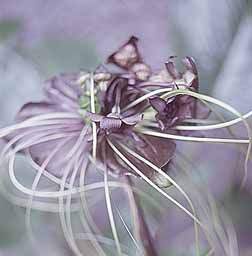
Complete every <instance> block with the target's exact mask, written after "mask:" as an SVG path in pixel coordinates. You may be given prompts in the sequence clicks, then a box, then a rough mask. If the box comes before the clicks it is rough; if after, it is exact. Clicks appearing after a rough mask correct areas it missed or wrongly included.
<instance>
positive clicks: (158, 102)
mask: <svg viewBox="0 0 252 256" xmlns="http://www.w3.org/2000/svg"><path fill="white" fill-rule="evenodd" d="M149 101H150V104H151V106H152V107H153V108H154V109H155V110H156V111H157V112H158V113H161V112H163V111H165V108H166V102H165V100H163V99H161V98H159V97H154V98H150V99H149Z"/></svg>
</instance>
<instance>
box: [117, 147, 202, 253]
mask: <svg viewBox="0 0 252 256" xmlns="http://www.w3.org/2000/svg"><path fill="white" fill-rule="evenodd" d="M119 145H120V146H121V147H122V148H123V149H124V150H125V151H127V152H128V153H130V154H131V155H132V156H134V157H135V158H136V159H138V160H140V161H142V162H143V163H144V164H146V165H148V166H150V167H151V168H152V169H153V170H155V171H157V172H158V173H159V174H161V175H162V176H163V177H164V178H166V179H167V180H169V182H171V183H172V184H173V185H174V186H175V188H176V189H177V190H178V191H179V192H180V193H181V194H182V195H183V196H184V197H185V199H186V200H187V202H188V204H189V205H190V207H191V209H192V212H193V215H194V216H195V217H196V211H195V208H194V205H193V203H192V201H191V199H190V197H189V196H188V195H187V193H186V192H185V191H184V190H183V189H182V188H181V187H180V186H179V185H178V184H177V182H176V181H175V180H173V179H172V178H171V177H170V176H169V175H168V174H166V173H165V172H164V171H162V170H161V169H160V168H159V167H157V166H156V165H155V164H153V163H152V162H150V161H149V160H147V159H146V158H144V157H142V156H141V155H139V154H137V153H136V152H134V151H133V150H131V149H130V148H128V147H127V146H125V145H124V144H122V143H120V144H119ZM201 226H202V224H201ZM194 228H195V240H196V255H199V247H198V244H199V237H198V227H197V223H196V221H195V220H194ZM204 229H205V228H204ZM204 229H203V231H204Z"/></svg>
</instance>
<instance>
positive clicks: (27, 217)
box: [25, 138, 71, 238]
mask: <svg viewBox="0 0 252 256" xmlns="http://www.w3.org/2000/svg"><path fill="white" fill-rule="evenodd" d="M69 139H71V138H67V139H66V140H63V141H62V143H59V145H58V146H57V147H56V148H55V149H54V150H53V151H52V152H51V153H50V154H49V155H48V157H47V158H46V159H45V160H44V162H43V163H42V165H41V166H40V169H39V170H38V173H37V175H36V177H35V179H34V181H33V183H32V190H33V191H35V190H36V188H37V186H38V184H39V180H40V178H41V176H42V175H43V172H44V169H45V168H46V166H47V165H48V164H49V162H50V161H51V160H52V158H53V157H54V155H55V154H56V153H57V152H58V151H59V150H60V148H61V147H62V146H63V145H64V144H65V143H66V142H67V141H68V140H69ZM32 201H33V196H32V195H31V196H30V198H29V201H28V205H27V208H26V214H25V223H26V227H27V230H28V234H30V237H31V238H32V237H33V236H32V234H33V233H32V227H31V220H30V218H31V208H32Z"/></svg>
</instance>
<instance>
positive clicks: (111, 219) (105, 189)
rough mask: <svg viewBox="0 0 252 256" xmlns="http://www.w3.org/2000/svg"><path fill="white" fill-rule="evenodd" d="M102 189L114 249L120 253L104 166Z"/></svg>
mask: <svg viewBox="0 0 252 256" xmlns="http://www.w3.org/2000/svg"><path fill="white" fill-rule="evenodd" d="M104 191H105V200H106V205H107V210H108V216H109V222H110V226H111V230H112V234H113V237H114V240H115V243H116V250H117V252H118V254H119V255H122V248H121V245H120V241H119V237H118V233H117V230H116V225H115V220H114V215H113V210H112V205H111V199H110V194H109V186H108V173H107V168H106V170H104Z"/></svg>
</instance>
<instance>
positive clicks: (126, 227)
mask: <svg viewBox="0 0 252 256" xmlns="http://www.w3.org/2000/svg"><path fill="white" fill-rule="evenodd" d="M116 211H117V214H118V216H119V218H120V220H121V221H122V224H123V226H124V228H125V229H126V231H127V233H128V234H129V236H130V238H131V240H132V241H133V243H134V245H135V246H136V248H137V250H138V251H139V252H140V251H141V250H140V248H139V245H138V243H137V241H136V239H135V238H134V236H133V234H132V233H131V231H130V229H129V227H128V225H127V223H126V222H125V221H124V219H123V216H122V215H121V213H120V210H119V209H118V207H116Z"/></svg>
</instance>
